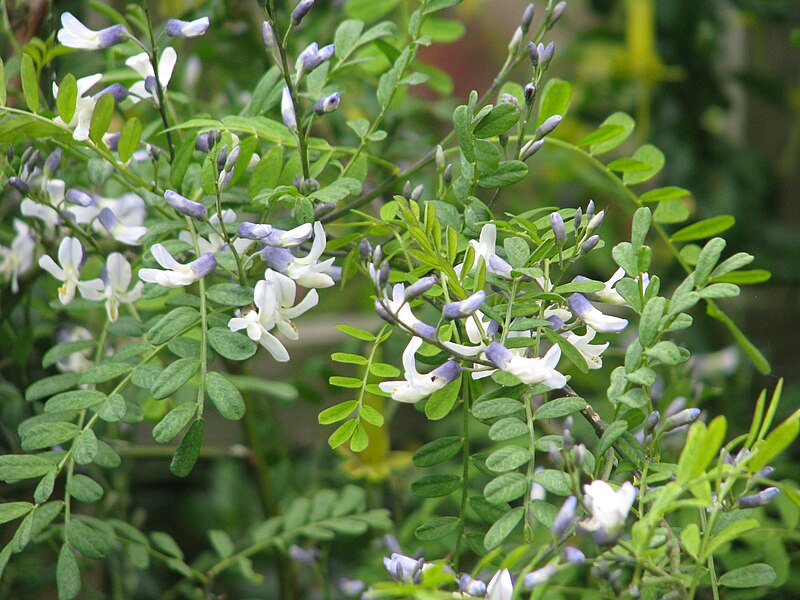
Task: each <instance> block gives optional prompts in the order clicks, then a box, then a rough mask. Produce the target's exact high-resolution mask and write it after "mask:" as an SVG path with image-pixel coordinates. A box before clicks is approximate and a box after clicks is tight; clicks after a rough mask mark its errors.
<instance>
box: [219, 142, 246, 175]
mask: <svg viewBox="0 0 800 600" xmlns="http://www.w3.org/2000/svg"><path fill="white" fill-rule="evenodd" d="M241 153H242V147H241V146H234V148H233V150H231V153H230V154H229V155H228V158H227V160H225V166H224V167H223V168H224V170H225V171H231V170H233V167H234V165H236V161H237V160H239V155H240V154H241Z"/></svg>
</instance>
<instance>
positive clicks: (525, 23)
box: [520, 4, 535, 33]
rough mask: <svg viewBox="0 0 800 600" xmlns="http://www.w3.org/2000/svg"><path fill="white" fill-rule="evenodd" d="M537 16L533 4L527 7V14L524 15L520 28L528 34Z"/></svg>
mask: <svg viewBox="0 0 800 600" xmlns="http://www.w3.org/2000/svg"><path fill="white" fill-rule="evenodd" d="M534 14H535V10H534V7H533V4H528V6H526V7H525V12H524V13H522V22H521V23H520V27H522V30H523V31H524V32H525V33H528V31H530V29H531V23H533V15H534Z"/></svg>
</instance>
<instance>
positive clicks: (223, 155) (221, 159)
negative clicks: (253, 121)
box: [217, 144, 228, 171]
mask: <svg viewBox="0 0 800 600" xmlns="http://www.w3.org/2000/svg"><path fill="white" fill-rule="evenodd" d="M227 160H228V145H227V144H225V145H224V146H223V147H222V148H220V150H219V152H218V153H217V171H222V170H223V169H224V168H225V163H226V162H227Z"/></svg>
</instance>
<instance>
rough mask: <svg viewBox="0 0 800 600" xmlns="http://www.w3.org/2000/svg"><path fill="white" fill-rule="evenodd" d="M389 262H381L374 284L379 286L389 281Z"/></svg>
mask: <svg viewBox="0 0 800 600" xmlns="http://www.w3.org/2000/svg"><path fill="white" fill-rule="evenodd" d="M389 268H390V267H389V263H388V262H387V263H383V266H382V267H381V268H380V269H379V270H378V276H377V278H376V281H375V285H377V286H378V287H379V288H383V287H386V284H387V283H389Z"/></svg>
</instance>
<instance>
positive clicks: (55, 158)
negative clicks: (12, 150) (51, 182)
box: [9, 146, 61, 179]
mask: <svg viewBox="0 0 800 600" xmlns="http://www.w3.org/2000/svg"><path fill="white" fill-rule="evenodd" d="M9 147H10V146H9ZM60 164H61V148H56V149H55V150H53V152H51V153H50V156H48V157H47V159H46V160H45V161H44V176H45V177H46V178H48V179H50V178H51V177H52V176H53V175H55V174H56V172H57V171H58V166H59V165H60Z"/></svg>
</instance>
